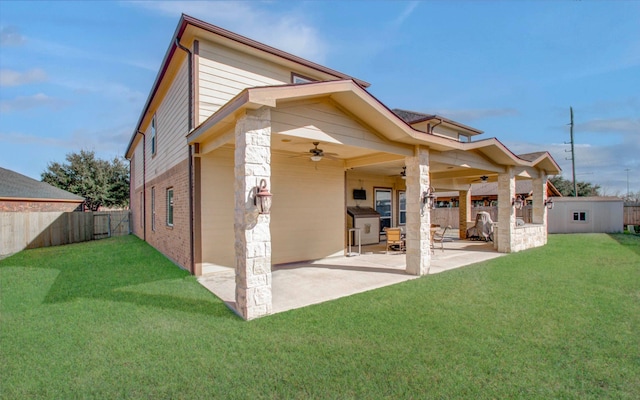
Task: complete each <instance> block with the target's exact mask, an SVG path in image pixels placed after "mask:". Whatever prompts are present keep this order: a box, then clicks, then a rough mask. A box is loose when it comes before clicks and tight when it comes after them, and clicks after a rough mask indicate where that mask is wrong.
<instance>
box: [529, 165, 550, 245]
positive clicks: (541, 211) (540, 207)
mask: <svg viewBox="0 0 640 400" xmlns="http://www.w3.org/2000/svg"><path fill="white" fill-rule="evenodd" d="M532 184H533V216H532V218H533V220H532V221H531V222H533V223H534V224H541V225H544V227H545V229H544V244H546V243H547V207H546V206H545V205H544V202H545V201H546V200H547V175H545V174H544V172H543V171H540V174H539V176H538V178H534V179H533V181H532Z"/></svg>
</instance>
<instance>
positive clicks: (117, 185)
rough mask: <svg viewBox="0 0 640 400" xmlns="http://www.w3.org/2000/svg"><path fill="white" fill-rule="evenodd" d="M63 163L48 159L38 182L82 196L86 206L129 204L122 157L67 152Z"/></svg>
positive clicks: (95, 207) (126, 171)
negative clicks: (111, 157)
mask: <svg viewBox="0 0 640 400" xmlns="http://www.w3.org/2000/svg"><path fill="white" fill-rule="evenodd" d="M66 160H67V162H66V163H63V164H60V163H57V162H50V163H49V165H47V169H46V170H45V172H43V173H42V175H41V176H42V181H43V182H46V183H48V184H50V185H53V186H56V187H58V188H60V189H64V190H66V191H69V192H71V193H74V194H77V195H78V196H82V197H84V198H85V202H86V205H87V207H88V208H89V209H90V210H92V211H97V210H98V209H99V208H100V206H106V207H127V206H128V205H129V166H128V165H127V164H126V163H125V162H124V161H123V160H122V158H119V157H115V158H114V159H113V161H107V160H102V159H99V158H96V155H95V152H93V151H87V150H80V153H69V154H67V156H66Z"/></svg>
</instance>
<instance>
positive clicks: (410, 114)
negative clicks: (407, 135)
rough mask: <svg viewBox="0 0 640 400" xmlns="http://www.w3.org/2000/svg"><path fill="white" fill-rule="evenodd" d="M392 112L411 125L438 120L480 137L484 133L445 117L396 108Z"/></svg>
mask: <svg viewBox="0 0 640 400" xmlns="http://www.w3.org/2000/svg"><path fill="white" fill-rule="evenodd" d="M391 111H393V113H394V114H396V115H397V116H398V117H400V118H401V119H402V120H403V121H405V122H406V123H408V124H409V125H413V124H417V123H418V122H425V121H431V120H436V121H440V122H446V123H448V124H450V125H454V126H458V127H460V128H463V129H466V130H469V131H471V132H474V133H476V134H478V135H479V134H481V133H483V131H481V130H479V129H476V128H472V127H470V126H468V125H464V124H461V123H460V122H457V121H454V120H451V119H448V118H445V117H443V116H441V115H436V114H423V113H419V112H415V111H409V110H402V109H400V108H394V109H393V110H391Z"/></svg>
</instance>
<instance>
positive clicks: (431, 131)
mask: <svg viewBox="0 0 640 400" xmlns="http://www.w3.org/2000/svg"><path fill="white" fill-rule="evenodd" d="M440 124H442V118H440V122H438V123H437V124H435V125H433V126H430V128H429V133H430V134H432V135H433V129H434V128H435V127H436V126H438V125H440Z"/></svg>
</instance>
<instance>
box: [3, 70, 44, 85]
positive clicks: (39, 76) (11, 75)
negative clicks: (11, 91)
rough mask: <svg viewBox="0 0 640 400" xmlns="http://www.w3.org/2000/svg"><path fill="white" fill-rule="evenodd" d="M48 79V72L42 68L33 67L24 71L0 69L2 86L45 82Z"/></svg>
mask: <svg viewBox="0 0 640 400" xmlns="http://www.w3.org/2000/svg"><path fill="white" fill-rule="evenodd" d="M46 80H47V73H46V72H45V71H44V70H43V69H40V68H33V69H30V70H28V71H24V72H20V71H14V70H11V69H0V86H21V85H28V84H30V83H38V82H45V81H46Z"/></svg>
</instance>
